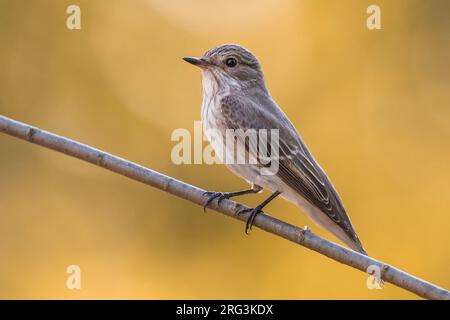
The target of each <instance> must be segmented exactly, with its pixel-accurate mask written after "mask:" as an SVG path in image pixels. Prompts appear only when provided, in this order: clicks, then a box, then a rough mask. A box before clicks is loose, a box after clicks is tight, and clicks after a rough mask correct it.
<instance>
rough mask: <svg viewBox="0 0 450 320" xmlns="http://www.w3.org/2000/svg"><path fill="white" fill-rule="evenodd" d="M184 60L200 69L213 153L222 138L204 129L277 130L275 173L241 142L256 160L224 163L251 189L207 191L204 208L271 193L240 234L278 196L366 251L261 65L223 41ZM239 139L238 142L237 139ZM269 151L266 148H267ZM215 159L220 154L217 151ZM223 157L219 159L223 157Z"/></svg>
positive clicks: (356, 248) (205, 121) (204, 121)
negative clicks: (276, 98) (273, 94)
mask: <svg viewBox="0 0 450 320" xmlns="http://www.w3.org/2000/svg"><path fill="white" fill-rule="evenodd" d="M183 60H185V61H186V62H188V63H190V64H192V65H195V66H197V67H199V68H200V70H201V75H202V87H203V97H202V100H203V101H202V108H201V120H202V126H203V130H204V132H205V136H206V137H207V139H208V140H209V141H210V143H211V146H212V147H213V149H214V150H215V151H219V150H224V149H225V150H226V148H227V147H228V145H225V141H224V139H217V138H214V137H213V135H212V134H208V133H209V132H220V133H222V134H223V136H225V133H226V131H227V130H243V131H245V130H269V129H270V130H277V131H276V132H277V133H278V140H279V141H278V158H277V161H278V167H277V170H276V172H275V173H274V174H269V175H268V174H262V172H261V168H263V167H267V163H263V162H262V159H259V157H257V155H255V154H254V152H252V151H251V150H250V147H249V143H247V142H245V141H244V142H243V143H244V146H245V151H244V152H245V153H247V154H248V153H252V154H253V156H254V157H256V163H255V162H253V163H250V162H249V163H247V162H246V163H236V162H232V161H231V162H227V163H225V165H226V166H227V168H228V169H229V170H230V171H231V172H232V173H234V174H235V175H237V176H239V177H241V178H243V179H245V180H246V181H247V182H249V183H250V184H251V188H249V189H246V190H242V191H236V192H215V191H207V192H206V195H207V196H208V198H207V201H206V203H205V205H204V209H205V208H206V207H207V206H208V205H209V204H210V203H211V202H212V201H214V200H216V201H217V204H218V205H220V202H221V201H222V200H223V199H230V198H232V197H235V196H241V195H244V194H251V193H260V192H262V190H263V189H268V190H270V191H271V192H272V194H271V195H270V197H268V198H267V199H266V200H264V201H263V202H262V203H261V204H259V205H258V206H256V207H254V208H250V209H242V210H239V212H238V213H239V214H242V213H245V212H250V214H249V215H248V218H247V224H246V229H245V232H246V233H248V231H249V230H251V228H252V225H253V222H254V220H255V217H256V216H257V215H258V214H259V213H261V212H262V209H263V208H264V207H265V206H266V205H267V204H268V203H269V202H271V201H272V200H273V199H275V198H276V197H277V196H279V195H281V197H283V198H285V199H286V200H288V201H291V202H293V203H294V204H296V205H297V206H298V207H300V208H301V209H303V211H304V212H305V213H306V215H307V216H309V218H311V220H313V221H314V222H315V223H316V224H317V225H319V226H320V227H322V228H324V229H325V230H327V231H329V232H330V233H331V234H332V235H334V236H335V237H336V238H337V239H339V240H341V241H342V242H343V243H344V244H346V245H347V246H349V247H350V248H351V249H353V250H354V251H357V252H359V253H361V254H364V255H367V252H366V251H365V250H364V248H363V245H362V243H361V241H360V240H359V238H358V236H357V234H356V231H355V228H354V227H353V225H352V223H351V221H350V218H349V216H348V215H347V212H346V210H345V208H344V205H343V203H342V200H341V198H340V196H339V194H338V193H337V191H336V189H335V188H334V186H333V184H332V183H331V180H330V179H329V178H328V176H327V175H326V173H325V171H324V170H323V169H322V167H321V166H320V165H319V164H318V162H317V161H316V160H315V158H314V157H313V155H312V153H311V152H310V150H309V149H308V147H307V146H306V144H305V142H304V141H303V139H302V137H301V136H300V134H299V133H298V131H297V130H296V128H295V127H294V125H293V124H292V122H291V121H290V120H289V118H288V117H287V115H286V114H285V113H284V112H283V111H282V110H281V108H280V107H279V106H278V105H277V103H276V102H275V101H274V99H273V98H272V97H271V95H270V93H269V90H268V88H267V86H266V82H265V78H264V74H263V71H262V67H261V64H260V62H259V60H258V59H257V58H256V56H255V55H254V54H253V53H252V52H250V51H249V50H248V49H246V48H244V47H242V46H240V45H237V44H224V45H220V46H217V47H215V48H213V49H210V50H208V51H206V52H205V53H204V54H203V55H202V56H201V57H185V58H183ZM241 142H242V141H241ZM269 149H270V148H269ZM218 156H219V158H220V156H221V155H220V152H218ZM222 160H223V159H222Z"/></svg>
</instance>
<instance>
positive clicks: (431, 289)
mask: <svg viewBox="0 0 450 320" xmlns="http://www.w3.org/2000/svg"><path fill="white" fill-rule="evenodd" d="M0 131H1V132H4V133H6V134H9V135H11V136H14V137H17V138H20V139H23V140H26V141H29V142H32V143H35V144H37V145H40V146H43V147H47V148H49V149H52V150H55V151H59V152H62V153H65V154H67V155H69V156H72V157H75V158H78V159H81V160H84V161H87V162H90V163H92V164H95V165H97V166H100V167H103V168H105V169H108V170H111V171H113V172H116V173H118V174H121V175H123V176H127V177H129V178H131V179H133V180H137V181H140V182H142V183H145V184H148V185H150V186H152V187H155V188H158V189H161V190H163V191H165V192H169V193H171V194H173V195H175V196H177V197H180V198H183V199H186V200H188V201H191V202H193V203H196V204H198V205H203V204H204V203H205V201H206V200H207V196H206V195H204V192H205V190H202V189H200V188H197V187H195V186H192V185H190V184H187V183H184V182H182V181H179V180H176V179H174V178H172V177H169V176H166V175H163V174H161V173H159V172H156V171H153V170H151V169H147V168H145V167H143V166H140V165H138V164H136V163H133V162H131V161H128V160H125V159H122V158H119V157H116V156H114V155H111V154H108V153H106V152H103V151H101V150H98V149H95V148H92V147H89V146H87V145H85V144H82V143H79V142H76V141H74V140H70V139H67V138H64V137H61V136H58V135H56V134H53V133H50V132H47V131H44V130H41V129H38V128H35V127H32V126H29V125H26V124H24V123H21V122H18V121H15V120H12V119H9V118H7V117H4V116H0ZM238 206H243V205H241V204H239V203H236V202H234V201H231V200H226V199H225V200H223V201H222V202H221V205H220V207H217V205H216V204H215V203H212V204H211V205H210V207H211V208H212V209H214V210H216V211H219V212H221V213H223V214H225V215H227V216H230V217H232V218H235V219H238V220H246V218H247V215H246V214H243V215H236V214H235V212H236V209H237V207H238ZM254 225H255V226H257V227H259V228H260V229H263V230H265V231H267V232H270V233H272V234H275V235H277V236H280V237H282V238H285V239H287V240H290V241H292V242H295V243H297V244H300V245H302V246H304V247H307V248H309V249H311V250H314V251H317V252H318V253H320V254H322V255H325V256H327V257H329V258H331V259H333V260H335V261H338V262H340V263H343V264H346V265H348V266H350V267H353V268H356V269H359V270H361V271H364V272H365V271H366V270H367V268H368V267H369V266H378V267H379V268H380V270H381V277H382V279H383V280H385V281H387V282H390V283H392V284H394V285H396V286H398V287H401V288H403V289H405V290H408V291H410V292H413V293H415V294H417V295H419V296H421V297H423V298H427V299H450V293H449V291H447V290H446V289H443V288H440V287H438V286H436V285H434V284H432V283H429V282H427V281H424V280H422V279H419V278H417V277H414V276H412V275H410V274H408V273H406V272H404V271H401V270H399V269H397V268H395V267H392V266H390V265H388V264H385V263H383V262H381V261H378V260H375V259H372V258H370V257H367V256H364V255H362V254H359V253H357V252H354V251H352V250H349V249H347V248H344V247H342V246H340V245H337V244H335V243H332V242H330V241H328V240H325V239H323V238H321V237H319V236H317V235H315V234H313V233H312V232H311V231H308V230H305V229H300V228H298V227H295V226H293V225H290V224H287V223H285V222H283V221H280V220H278V219H275V218H273V217H271V216H268V215H265V214H260V215H258V216H257V218H256V219H255V222H254ZM372 268H373V267H372Z"/></svg>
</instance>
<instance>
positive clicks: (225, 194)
mask: <svg viewBox="0 0 450 320" xmlns="http://www.w3.org/2000/svg"><path fill="white" fill-rule="evenodd" d="M203 195H209V198H208V200H206V202H205V204H204V205H203V211H204V212H205V211H206V207H207V206H209V205H210V204H211V202H213V201H214V200H215V199H217V205H218V206H219V205H220V203H221V202H222V200H223V199H229V198H230V196H231V193H230V192H216V191H206V192H204V193H203Z"/></svg>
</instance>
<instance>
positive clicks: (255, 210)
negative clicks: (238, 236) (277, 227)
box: [236, 206, 263, 234]
mask: <svg viewBox="0 0 450 320" xmlns="http://www.w3.org/2000/svg"><path fill="white" fill-rule="evenodd" d="M247 212H250V215H249V216H248V218H247V223H246V224H245V233H246V234H248V232H249V231H250V230H252V227H253V223H254V222H255V218H256V216H257V215H258V214H260V213H262V212H263V211H262V208H261V207H260V206H256V207H254V208H243V209H240V210H238V211H237V212H236V214H237V215H241V214H243V213H247Z"/></svg>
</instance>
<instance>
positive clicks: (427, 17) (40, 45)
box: [0, 0, 450, 299]
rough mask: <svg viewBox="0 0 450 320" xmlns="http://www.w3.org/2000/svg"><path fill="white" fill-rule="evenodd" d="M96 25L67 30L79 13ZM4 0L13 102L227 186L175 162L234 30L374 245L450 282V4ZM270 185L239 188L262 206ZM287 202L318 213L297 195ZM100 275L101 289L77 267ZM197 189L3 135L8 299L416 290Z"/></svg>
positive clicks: (138, 157) (8, 98) (337, 295)
mask: <svg viewBox="0 0 450 320" xmlns="http://www.w3.org/2000/svg"><path fill="white" fill-rule="evenodd" d="M71 4H77V5H79V6H80V8H81V30H68V29H67V28H66V19H67V17H68V14H66V8H67V6H69V5H71ZM370 4H373V2H372V1H361V0H353V1H347V0H346V1H339V2H337V1H330V0H329V1H318V0H303V1H300V0H298V1H296V0H283V1H280V0H246V1H240V2H239V3H238V2H232V1H226V0H208V1H185V0H176V1H165V0H139V1H138V0H133V1H120V0H108V1H107V0H94V1H92V0H90V1H87V0H77V1H61V0H40V1H25V0H0V37H1V39H2V41H1V43H0V70H1V72H0V114H2V115H5V116H8V117H12V118H14V119H16V120H20V121H23V122H26V123H29V124H32V125H35V126H38V127H41V128H43V129H47V130H49V131H52V132H55V133H58V134H61V135H64V136H67V137H70V138H73V139H76V140H79V141H81V142H84V143H87V144H90V145H92V146H95V147H97V148H100V149H103V150H105V151H107V152H111V153H114V154H116V155H119V156H121V157H125V158H127V159H130V160H132V161H135V162H138V163H140V164H143V165H145V166H148V167H150V168H152V169H154V170H158V171H160V172H163V173H165V174H168V175H171V176H173V177H176V178H178V179H181V180H184V181H187V182H189V183H191V184H194V185H197V186H199V187H202V188H205V189H209V190H220V191H230V190H238V189H242V188H245V187H246V186H247V185H246V183H245V182H244V181H243V180H240V179H239V178H237V177H235V176H234V175H232V174H231V173H230V172H228V170H227V169H226V168H225V167H224V166H221V165H212V166H208V165H180V166H177V165H174V164H173V163H172V162H171V159H170V153H171V150H172V147H173V146H174V145H175V144H176V143H175V142H172V141H171V140H170V136H171V133H172V131H173V130H175V129H177V128H186V129H188V130H190V131H192V130H193V125H194V121H195V120H199V119H200V105H201V82H200V72H199V71H198V70H197V69H195V68H193V67H192V66H191V65H188V64H187V63H185V62H184V61H182V60H181V58H182V57H184V56H189V55H194V56H195V55H201V54H202V53H203V52H204V51H206V50H207V49H209V48H211V47H214V46H217V45H219V44H223V43H239V44H241V45H244V46H245V47H247V48H249V49H250V50H251V51H253V52H254V53H255V54H256V55H257V56H258V57H259V59H260V61H261V62H262V65H263V69H264V71H265V75H266V80H267V83H268V86H269V88H270V90H271V94H272V96H273V97H274V99H275V100H276V101H277V102H278V103H279V104H280V106H282V108H283V109H284V111H285V112H286V113H287V114H288V116H289V117H290V118H291V120H292V121H293V123H294V124H295V126H296V127H297V128H298V130H299V131H300V132H301V133H302V135H303V137H304V139H305V141H306V143H307V144H308V146H309V147H310V149H311V150H312V152H313V153H314V155H315V157H316V159H317V160H318V161H319V162H320V164H321V165H322V167H323V168H324V169H325V171H326V172H327V173H328V175H329V176H330V178H331V180H332V181H333V183H334V185H335V186H336V188H337V190H338V191H339V193H340V195H341V197H342V199H343V201H344V203H345V205H346V208H347V211H348V212H349V214H350V216H351V218H352V221H353V224H354V225H355V227H356V229H357V231H358V234H359V236H360V238H361V240H362V241H363V243H364V245H365V247H366V249H367V251H368V252H369V254H370V255H371V256H373V257H375V258H377V259H381V260H383V261H385V262H387V263H391V264H393V265H394V266H396V267H398V268H401V269H404V270H406V271H408V272H410V273H412V274H414V275H416V276H419V277H423V278H425V279H426V280H428V281H431V282H434V283H436V284H438V285H440V286H443V287H446V288H449V287H450V276H449V270H450V249H449V242H450V232H449V231H450V196H449V194H450V170H449V163H450V90H449V88H450V41H449V35H450V19H448V13H449V12H450V2H449V1H445V0H442V1H438V0H433V1H421V0H395V1H392V0H391V1H377V2H376V4H378V5H379V6H380V7H381V21H382V30H373V31H371V30H368V29H367V27H366V19H367V17H368V15H367V14H366V9H367V7H368V6H369V5H370ZM266 196H267V193H264V194H263V195H257V196H246V197H242V198H239V200H240V201H243V202H244V203H246V204H249V205H256V204H258V203H259V202H260V201H261V200H263V199H264V198H265V197H266ZM267 212H268V213H272V214H274V215H275V216H276V217H277V218H280V219H282V220H285V221H287V222H289V223H292V224H295V225H298V226H304V225H308V226H309V227H310V228H311V229H312V231H313V232H316V233H318V234H319V235H321V236H324V237H326V238H328V239H330V240H332V241H336V240H335V239H334V238H333V237H332V236H331V235H330V234H328V233H326V232H324V231H323V230H321V229H320V228H319V227H317V226H316V225H314V224H313V223H312V222H310V221H309V220H308V219H307V218H306V217H305V215H304V214H303V213H302V212H301V210H300V209H298V208H297V207H295V206H294V205H292V204H290V203H288V202H286V201H284V200H282V199H279V200H277V201H274V202H273V203H271V204H270V206H269V207H268V208H267ZM72 264H75V265H79V266H80V268H81V286H82V288H81V290H68V289H67V288H66V279H67V277H68V275H67V274H66V268H67V266H69V265H72ZM366 279H367V275H366V274H364V273H362V272H360V271H357V270H354V269H352V268H349V267H347V266H344V265H341V264H339V263H336V262H334V261H332V260H329V259H327V258H325V257H324V256H321V255H319V254H317V253H314V252H312V251H309V250H307V249H305V248H302V247H300V246H297V245H294V244H292V243H289V242H287V241H285V240H282V239H280V238H277V237H275V236H273V235H270V234H267V233H265V232H263V231H261V230H258V229H254V230H253V232H252V233H251V235H250V236H246V235H245V234H244V224H242V223H239V222H237V221H235V220H233V219H229V218H227V217H225V216H223V215H221V214H217V213H214V212H211V211H209V212H207V213H206V214H204V213H203V211H202V209H201V208H200V207H198V206H196V205H193V204H191V203H189V202H187V201H184V200H180V199H177V198H174V197H172V196H170V195H168V194H166V193H163V192H161V191H158V190H156V189H152V188H150V187H147V186H145V185H142V184H139V183H137V182H134V181H132V180H129V179H126V178H124V177H121V176H118V175H116V174H113V173H110V172H108V171H106V170H103V169H100V168H97V167H94V166H92V165H89V164H86V163H83V162H81V161H78V160H75V159H72V158H69V157H67V156H64V155H61V154H58V153H55V152H53V151H49V150H45V149H43V148H41V147H37V146H34V145H31V144H29V143H26V142H23V141H20V140H17V139H15V138H12V137H9V136H6V135H0V286H1V290H0V298H10V299H15V298H24V299H32V298H69V299H72V298H73V299H79V298H136V299H147V298H148V299H154V298H156V299H170V298H177V299H197V298H203V299H213V298H232V299H234V298H236V299H237V298H256V299H263V298H267V299H305V298H308V299H316V298H323V299H347V298H352V299H415V298H416V296H414V295H412V294H410V293H408V292H406V291H403V290H401V289H398V288H396V287H394V286H393V285H390V284H387V285H386V288H385V289H383V290H368V289H367V287H366Z"/></svg>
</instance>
